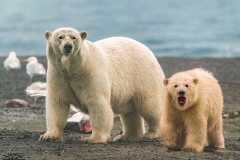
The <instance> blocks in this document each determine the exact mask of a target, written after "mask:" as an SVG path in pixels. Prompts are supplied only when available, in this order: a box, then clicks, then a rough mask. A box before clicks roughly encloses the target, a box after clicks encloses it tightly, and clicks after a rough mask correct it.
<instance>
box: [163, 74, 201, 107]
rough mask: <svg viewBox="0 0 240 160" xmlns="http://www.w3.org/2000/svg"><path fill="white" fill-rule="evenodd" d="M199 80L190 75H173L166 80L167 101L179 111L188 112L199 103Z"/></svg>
mask: <svg viewBox="0 0 240 160" xmlns="http://www.w3.org/2000/svg"><path fill="white" fill-rule="evenodd" d="M197 84H198V79H197V78H193V77H191V76H188V75H184V74H180V75H173V76H172V77H171V78H169V79H167V78H166V79H164V85H165V87H166V90H167V100H168V101H169V103H170V104H172V105H171V106H174V107H175V108H176V109H178V110H182V111H183V110H186V109H188V108H190V107H192V106H194V104H195V103H196V102H197V97H198V95H197V94H198V92H197Z"/></svg>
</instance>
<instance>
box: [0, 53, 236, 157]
mask: <svg viewBox="0 0 240 160" xmlns="http://www.w3.org/2000/svg"><path fill="white" fill-rule="evenodd" d="M5 58H6V57H0V63H1V67H0V159H22V160H23V159H46V160H47V159H68V160H70V159H210V160H211V159H239V157H240V58H183V57H159V58H158V61H159V63H160V64H161V67H162V69H163V71H164V73H165V76H166V77H170V76H171V75H172V74H174V73H176V72H178V71H183V70H188V69H193V68H197V67H202V68H204V69H206V70H209V71H210V72H212V73H213V75H214V76H215V78H216V79H218V81H219V84H220V86H221V88H222V91H223V96H224V111H223V117H224V120H223V130H224V137H225V143H226V148H225V149H221V150H210V151H208V152H201V153H188V152H183V151H168V150H167V149H166V148H165V147H164V146H163V144H162V143H161V142H159V141H142V142H130V143H125V142H109V143H107V144H88V143H83V142H80V141H79V139H80V138H81V137H87V136H90V134H80V133H77V132H74V131H64V134H63V138H64V140H63V142H58V143H54V142H39V141H38V138H39V136H40V135H41V134H43V133H44V132H45V130H46V124H45V98H44V97H42V98H39V99H38V100H37V105H36V106H33V105H31V104H33V102H34V99H33V98H30V97H26V93H25V89H26V88H27V86H29V85H30V84H31V81H30V78H29V77H28V75H27V73H26V64H25V63H24V61H23V60H24V59H26V58H28V57H26V56H21V57H19V58H20V60H21V64H22V68H21V70H18V71H10V72H7V71H6V70H5V69H4V68H3V65H2V64H3V61H4V60H5ZM37 58H38V60H39V62H40V63H42V64H44V66H45V68H47V59H46V57H43V56H38V57H37ZM33 81H42V82H45V81H46V78H45V77H35V78H34V79H33ZM11 99H23V100H25V101H27V102H29V104H30V106H29V107H18V108H11V107H7V106H6V102H7V101H9V100H11ZM71 114H72V113H71ZM121 131H122V125H121V122H120V120H119V118H115V122H114V128H113V130H112V136H111V138H114V137H115V136H116V135H118V134H119V133H120V132H121Z"/></svg>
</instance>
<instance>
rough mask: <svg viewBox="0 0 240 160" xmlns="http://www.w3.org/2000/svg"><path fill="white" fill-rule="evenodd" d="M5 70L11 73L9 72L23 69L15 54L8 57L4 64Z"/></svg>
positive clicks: (12, 53) (11, 53)
mask: <svg viewBox="0 0 240 160" xmlns="http://www.w3.org/2000/svg"><path fill="white" fill-rule="evenodd" d="M3 66H4V68H5V69H6V70H7V71H8V72H9V70H15V69H20V68H21V63H20V60H19V59H18V58H17V55H16V53H15V52H13V51H12V52H10V53H9V55H8V57H7V58H6V59H5V61H4V62H3Z"/></svg>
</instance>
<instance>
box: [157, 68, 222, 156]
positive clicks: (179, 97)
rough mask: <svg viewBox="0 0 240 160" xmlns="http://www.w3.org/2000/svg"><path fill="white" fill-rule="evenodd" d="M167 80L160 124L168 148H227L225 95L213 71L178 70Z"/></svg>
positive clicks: (198, 150)
mask: <svg viewBox="0 0 240 160" xmlns="http://www.w3.org/2000/svg"><path fill="white" fill-rule="evenodd" d="M164 84H165V86H166V87H165V89H166V95H165V97H164V98H165V100H164V101H165V105H164V107H163V113H162V118H161V125H160V126H161V127H160V128H161V138H162V140H163V142H164V144H165V145H166V146H167V147H168V149H172V150H182V149H183V150H186V151H193V152H200V151H202V150H203V147H204V146H205V145H208V146H210V147H214V148H224V138H223V133H222V110H223V96H222V91H221V88H220V86H219V84H218V81H217V80H216V79H215V78H214V77H213V75H212V74H211V73H210V72H208V71H205V70H203V69H201V68H197V69H193V70H188V71H184V72H179V73H176V74H174V75H173V76H172V77H171V78H169V79H165V80H164Z"/></svg>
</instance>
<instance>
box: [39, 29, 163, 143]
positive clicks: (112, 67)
mask: <svg viewBox="0 0 240 160" xmlns="http://www.w3.org/2000/svg"><path fill="white" fill-rule="evenodd" d="M86 36H87V33H86V32H78V31H77V30H75V29H73V28H60V29H57V30H55V31H54V32H53V33H51V32H49V31H48V32H46V33H45V37H46V39H47V40H48V46H47V57H48V72H47V84H48V94H47V98H46V118H47V119H46V121H47V132H46V133H45V134H44V135H42V136H41V137H40V140H46V139H50V140H61V133H62V129H63V127H64V125H65V122H66V120H67V117H68V113H69V106H70V104H73V105H74V106H75V107H76V108H79V109H80V110H81V111H83V112H85V113H87V114H89V116H90V121H91V124H92V135H91V137H90V139H89V140H88V142H92V143H106V142H107V140H108V139H109V137H110V131H111V129H112V126H113V117H114V113H116V114H120V115H121V121H122V124H123V135H121V136H118V137H117V138H116V140H125V141H134V140H140V139H141V138H142V137H145V138H157V137H159V136H160V133H159V123H160V112H161V107H162V98H163V96H162V94H163V84H162V81H163V79H164V74H163V71H162V69H161V67H160V65H159V63H158V61H157V59H156V58H155V57H154V55H153V53H152V52H151V51H150V50H149V49H148V48H147V47H146V46H144V45H143V44H141V43H139V42H137V41H135V40H132V39H129V38H124V37H112V38H107V39H103V40H100V41H97V42H95V43H92V42H90V41H88V40H86V39H85V38H86ZM65 45H71V46H72V49H71V51H70V52H68V51H67V50H66V48H64V46H65ZM142 117H143V118H144V119H145V121H146V122H147V123H148V125H149V126H150V127H149V130H148V131H147V132H146V133H145V134H144V127H143V126H144V125H143V119H142ZM143 134H144V135H143Z"/></svg>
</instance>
